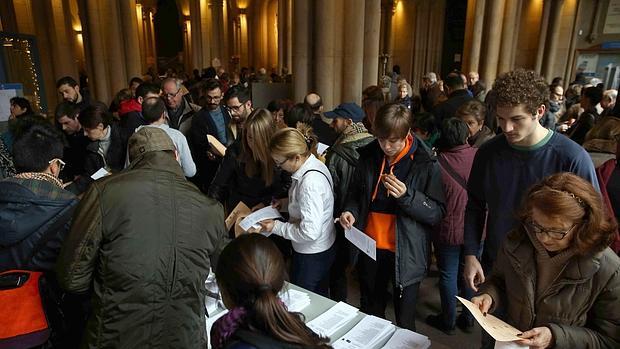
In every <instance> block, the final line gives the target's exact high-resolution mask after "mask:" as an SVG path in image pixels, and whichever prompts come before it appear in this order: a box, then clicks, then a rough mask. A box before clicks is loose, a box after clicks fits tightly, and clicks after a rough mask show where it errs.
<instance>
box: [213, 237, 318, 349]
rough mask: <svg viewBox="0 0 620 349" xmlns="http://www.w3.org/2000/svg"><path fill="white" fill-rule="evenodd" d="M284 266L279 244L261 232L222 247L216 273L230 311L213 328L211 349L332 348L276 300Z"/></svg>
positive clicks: (225, 303) (223, 298) (300, 317)
mask: <svg viewBox="0 0 620 349" xmlns="http://www.w3.org/2000/svg"><path fill="white" fill-rule="evenodd" d="M285 268H286V265H285V263H284V259H283V258H282V255H281V254H280V251H279V250H278V248H277V247H276V246H275V244H274V243H273V242H271V241H270V240H269V239H268V238H266V237H264V236H262V235H260V234H248V235H242V236H240V237H238V238H237V239H235V240H233V241H232V242H231V243H230V244H228V246H226V247H225V248H224V250H223V251H222V254H221V255H220V258H219V262H218V264H217V268H216V270H215V275H216V277H217V283H218V286H219V288H220V292H221V294H222V300H223V301H224V305H226V308H228V309H229V312H228V313H227V314H226V315H224V316H223V317H222V318H220V319H218V320H217V321H216V322H215V324H214V325H213V328H212V329H211V347H212V348H213V349H220V348H226V349H255V348H256V349H262V348H291V349H292V348H302V347H303V348H329V345H328V344H327V343H328V340H327V339H326V338H321V337H319V336H318V335H317V334H315V333H314V332H312V330H310V329H309V328H308V327H307V326H306V324H305V323H304V320H303V318H302V315H301V314H299V313H290V312H288V310H287V309H286V306H285V305H284V303H282V301H281V300H280V299H279V298H278V292H280V290H281V289H282V287H283V286H284V279H285V278H286V269H285Z"/></svg>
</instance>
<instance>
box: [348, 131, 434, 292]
mask: <svg viewBox="0 0 620 349" xmlns="http://www.w3.org/2000/svg"><path fill="white" fill-rule="evenodd" d="M414 142H415V144H414V146H417V149H416V150H415V156H414V158H413V160H412V161H410V164H409V166H410V168H409V170H408V171H407V173H408V174H407V178H405V179H404V180H402V179H401V180H402V181H403V182H404V183H405V185H406V186H407V192H406V193H405V194H404V195H403V196H402V197H400V198H398V199H396V212H395V214H396V265H395V269H396V283H397V285H399V286H401V287H407V286H409V285H412V284H414V283H416V282H420V281H422V279H423V278H424V276H425V275H426V268H427V266H428V264H427V260H428V255H429V253H430V248H429V244H430V235H431V233H432V231H433V228H432V227H433V226H434V225H436V224H437V223H439V222H440V221H441V219H442V218H443V215H444V214H445V204H444V193H443V188H442V184H441V174H440V172H439V165H438V164H437V162H435V161H434V160H433V159H432V158H431V157H430V155H429V154H428V152H427V151H426V150H425V148H424V147H422V146H419V141H418V140H417V139H414ZM358 152H359V154H360V158H359V161H358V165H357V168H356V170H355V175H354V177H353V183H352V184H351V185H350V187H349V188H350V190H349V196H348V198H347V203H346V205H345V208H344V211H349V212H351V213H352V214H353V216H354V217H355V226H356V227H357V228H358V229H360V230H362V231H364V230H365V229H366V219H367V217H368V213H369V211H370V204H371V197H372V192H373V189H374V187H375V184H376V183H377V181H378V180H379V175H380V172H381V171H380V166H381V163H382V161H383V156H384V154H383V151H382V150H381V147H380V146H379V142H378V141H377V140H374V141H373V142H371V143H370V144H368V145H367V146H365V147H362V148H360V149H358Z"/></svg>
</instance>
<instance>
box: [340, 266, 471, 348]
mask: <svg viewBox="0 0 620 349" xmlns="http://www.w3.org/2000/svg"><path fill="white" fill-rule="evenodd" d="M437 282H438V274H437V270H436V269H435V267H434V266H433V269H432V270H431V272H430V274H429V276H428V277H427V278H426V279H425V280H424V281H423V282H422V285H421V286H420V298H419V300H418V306H417V321H416V328H417V332H419V333H421V334H423V335H425V336H428V337H429V338H430V339H431V343H433V345H432V346H431V348H458V349H477V348H480V326H478V325H477V324H476V325H475V326H474V332H473V333H471V334H468V333H465V332H463V331H461V330H459V329H458V328H457V329H456V331H455V335H453V336H449V335H446V334H445V333H443V332H441V331H440V330H437V329H435V328H434V327H430V326H428V325H427V324H426V323H425V322H424V319H425V318H426V316H428V315H430V314H436V313H438V312H439V311H440V309H441V302H440V300H439V288H438V286H437ZM348 302H349V303H350V304H352V305H354V306H357V307H359V286H358V284H357V280H355V278H353V277H349V297H348ZM386 316H387V318H388V319H389V320H391V321H392V322H395V320H394V307H393V306H392V304H391V302H390V304H389V305H388V309H387V311H386Z"/></svg>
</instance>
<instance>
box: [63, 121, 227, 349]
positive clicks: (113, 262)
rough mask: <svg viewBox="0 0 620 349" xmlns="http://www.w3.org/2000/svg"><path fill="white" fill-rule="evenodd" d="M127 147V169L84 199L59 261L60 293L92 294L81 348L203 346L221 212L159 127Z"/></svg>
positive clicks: (222, 238)
mask: <svg viewBox="0 0 620 349" xmlns="http://www.w3.org/2000/svg"><path fill="white" fill-rule="evenodd" d="M128 150H129V151H128V153H129V159H130V160H131V163H130V165H129V168H128V169H127V170H126V171H123V172H121V173H119V174H116V175H113V176H111V177H108V178H105V179H102V180H99V181H96V182H94V183H93V184H92V185H91V187H90V189H89V190H88V191H87V192H86V194H85V196H84V198H83V199H82V202H81V203H80V205H79V206H78V208H77V211H76V214H75V218H74V221H73V226H72V227H71V230H70V232H69V236H68V237H67V239H66V241H65V245H64V246H63V249H62V251H61V253H60V256H59V259H58V265H57V272H58V279H59V282H60V284H61V286H62V287H64V288H65V289H66V290H68V291H72V292H88V291H90V292H92V308H93V309H92V313H91V315H90V318H89V320H88V324H87V329H86V334H85V338H83V339H82V344H83V347H87V348H204V347H205V346H206V342H207V339H206V338H207V337H206V330H205V320H204V314H205V311H204V296H205V294H206V290H205V286H204V285H205V284H204V283H205V280H206V279H207V275H208V273H209V268H210V267H211V265H212V264H215V263H216V261H217V257H218V255H219V253H220V251H221V250H222V249H223V247H224V245H225V244H226V242H227V238H226V236H227V232H226V229H225V227H224V212H223V209H222V207H221V206H220V205H219V204H218V203H216V202H215V201H213V200H211V199H208V198H207V197H205V196H203V195H202V194H201V193H200V191H199V190H198V189H197V188H196V187H195V186H194V185H193V184H191V183H189V182H188V181H186V179H185V177H184V175H183V170H182V169H181V167H180V166H179V163H178V162H177V161H176V159H175V147H174V144H173V142H172V140H171V139H170V138H169V137H168V135H166V133H165V132H164V131H163V130H160V129H157V128H152V127H147V128H143V129H140V130H139V131H138V132H136V133H135V134H134V135H133V136H132V137H131V138H130V139H129V146H128Z"/></svg>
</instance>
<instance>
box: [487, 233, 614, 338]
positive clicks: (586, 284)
mask: <svg viewBox="0 0 620 349" xmlns="http://www.w3.org/2000/svg"><path fill="white" fill-rule="evenodd" d="M479 293H487V294H489V295H490V296H491V298H492V299H493V306H492V308H491V309H490V310H491V312H493V311H494V310H495V309H496V308H497V307H503V308H504V309H505V310H506V311H507V318H506V319H505V320H506V322H508V323H509V324H511V325H513V326H514V327H516V328H517V329H519V330H521V331H527V330H530V329H532V328H534V327H541V326H547V327H549V329H550V330H551V333H552V334H553V338H554V340H555V346H554V348H610V349H611V348H619V347H620V325H619V324H620V259H619V258H618V256H617V255H616V254H614V252H613V251H612V250H611V249H610V248H606V249H605V250H604V251H602V252H600V253H597V254H596V255H594V256H590V257H572V258H571V259H570V260H569V261H568V263H567V264H566V266H565V268H564V271H563V272H562V273H561V274H560V275H559V276H558V277H557V278H556V280H555V281H554V282H553V283H552V284H551V285H550V286H549V287H548V288H547V290H546V291H545V292H544V293H543V294H540V295H536V294H535V293H536V252H535V248H534V246H533V245H532V242H531V241H530V239H529V237H528V236H527V234H526V233H525V232H523V231H522V230H515V231H512V232H511V233H509V234H508V236H507V238H506V240H505V241H504V244H503V245H502V247H501V249H500V250H499V253H498V255H497V261H496V264H495V266H494V269H493V273H492V274H491V277H490V279H488V280H487V281H486V282H485V283H484V284H483V285H482V286H481V287H480V291H479Z"/></svg>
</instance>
